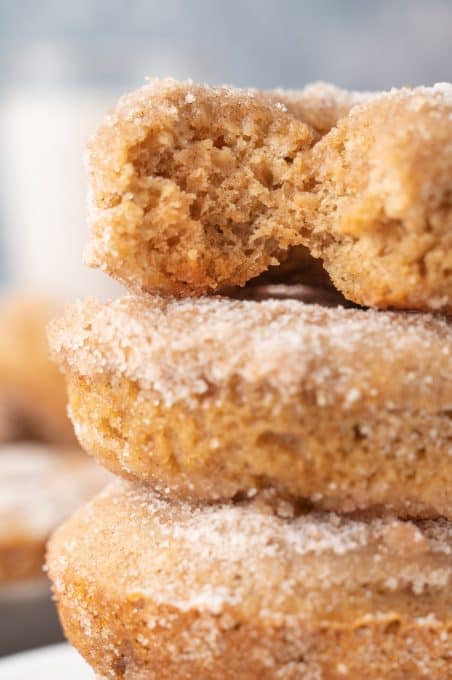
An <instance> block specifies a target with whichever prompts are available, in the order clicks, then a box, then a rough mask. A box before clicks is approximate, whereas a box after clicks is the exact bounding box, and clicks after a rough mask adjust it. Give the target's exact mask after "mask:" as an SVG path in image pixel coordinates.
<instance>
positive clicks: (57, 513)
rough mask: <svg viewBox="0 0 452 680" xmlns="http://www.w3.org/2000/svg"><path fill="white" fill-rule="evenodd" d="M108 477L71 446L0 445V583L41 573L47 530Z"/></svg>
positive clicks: (47, 536) (32, 576) (98, 487)
mask: <svg viewBox="0 0 452 680" xmlns="http://www.w3.org/2000/svg"><path fill="white" fill-rule="evenodd" d="M109 479H110V476H109V475H108V473H107V472H105V470H102V469H101V468H100V467H99V466H98V465H96V464H94V462H93V461H92V460H91V459H90V458H88V456H86V455H85V454H83V453H82V452H81V451H78V450H76V449H68V450H63V449H61V448H52V447H49V446H43V445H39V444H24V443H20V444H9V445H5V446H2V447H0V586H1V585H4V584H7V585H8V587H9V586H10V585H12V584H13V583H19V582H20V583H21V582H24V581H31V580H34V579H39V578H42V577H43V572H42V567H43V564H44V552H45V545H46V541H47V539H48V538H49V536H50V534H51V532H52V531H53V530H54V529H55V528H56V527H57V526H58V525H59V524H60V523H61V522H62V521H63V520H64V519H66V517H67V516H68V515H70V514H71V513H72V512H73V511H74V510H75V509H76V508H77V507H78V506H79V505H82V504H83V503H85V502H86V501H87V500H89V499H90V498H92V496H94V494H95V493H97V492H98V491H99V490H100V489H101V488H102V486H104V485H105V484H106V482H107V481H108V480H109Z"/></svg>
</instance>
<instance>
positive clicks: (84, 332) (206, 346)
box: [49, 296, 452, 518]
mask: <svg viewBox="0 0 452 680" xmlns="http://www.w3.org/2000/svg"><path fill="white" fill-rule="evenodd" d="M49 337H50V344H51V347H52V349H53V354H54V357H55V358H56V359H57V360H58V361H59V362H60V364H61V365H62V367H63V369H64V371H65V373H66V376H67V380H68V386H69V404H70V406H69V409H70V415H71V417H72V420H73V423H74V426H75V431H76V434H77V436H78V438H79V440H80V442H81V444H82V446H83V447H84V448H85V449H86V450H87V451H88V452H90V453H92V454H94V455H95V456H97V457H98V458H99V460H101V461H102V462H103V463H104V464H106V465H107V467H109V468H111V469H112V470H113V471H114V472H116V473H118V474H120V475H124V476H126V477H130V478H138V479H141V480H144V481H146V482H148V483H149V484H151V485H153V486H154V487H155V488H157V489H159V490H160V491H161V492H162V493H167V494H169V495H173V496H175V497H180V498H188V499H202V500H217V499H226V498H232V497H234V496H235V495H237V494H249V493H251V494H252V493H255V492H256V491H259V490H262V489H267V488H271V489H274V490H276V492H277V493H278V495H282V496H284V495H286V494H287V495H289V496H292V497H295V498H303V499H306V500H308V501H309V502H311V503H313V504H314V505H315V506H317V507H319V508H322V509H328V510H334V511H337V512H344V511H345V512H349V511H354V510H356V509H358V508H359V509H364V508H374V509H379V510H381V511H383V510H388V511H390V512H396V513H397V514H398V515H400V516H435V515H438V514H440V515H445V516H447V517H449V518H452V457H451V455H450V454H451V448H450V447H451V437H452V419H451V417H450V415H451V406H452V335H451V328H450V326H449V325H448V323H447V322H446V321H445V320H444V319H442V318H440V317H434V316H432V315H429V314H425V315H421V314H416V313H410V314H409V313H400V312H376V311H374V310H368V311H365V310H360V309H345V308H342V307H334V308H327V307H322V306H320V305H315V304H305V303H303V302H302V301H300V300H291V299H283V300H275V299H268V300H260V301H253V300H232V299H228V298H219V297H217V298H215V297H207V298H189V299H185V300H175V299H172V298H163V297H159V296H155V297H152V296H137V297H135V296H127V297H124V298H121V299H119V300H115V301H113V302H111V303H108V304H105V305H103V304H101V303H99V302H97V301H95V300H88V301H86V302H79V303H76V304H75V305H73V306H71V307H69V308H68V310H67V313H66V315H65V317H64V318H62V319H61V320H57V321H55V322H53V324H52V325H51V327H50V332H49Z"/></svg>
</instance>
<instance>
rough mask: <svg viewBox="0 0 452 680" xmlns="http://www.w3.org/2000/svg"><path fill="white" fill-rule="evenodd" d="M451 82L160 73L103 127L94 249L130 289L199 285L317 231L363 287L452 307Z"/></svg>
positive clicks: (198, 290) (335, 264)
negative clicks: (237, 80)
mask: <svg viewBox="0 0 452 680" xmlns="http://www.w3.org/2000/svg"><path fill="white" fill-rule="evenodd" d="M333 91H334V90H333ZM451 92H452V86H451V85H447V84H443V85H438V86H435V87H433V88H415V89H410V88H404V89H402V90H394V91H391V92H389V93H385V94H381V95H379V96H376V95H373V96H371V95H366V94H363V95H362V96H361V97H360V96H359V95H353V94H350V96H349V97H348V98H347V97H346V96H345V95H343V94H339V93H338V94H337V105H335V104H334V101H335V95H334V94H331V92H330V93H329V99H328V97H327V98H326V99H327V101H329V102H330V104H329V105H325V104H324V103H323V102H322V99H321V97H320V98H319V96H318V94H317V99H316V96H315V95H314V96H311V95H309V94H308V95H305V96H304V98H303V95H302V94H299V95H297V94H296V93H295V94H293V93H292V95H290V94H288V95H287V97H286V98H284V93H281V96H280V97H279V101H276V99H278V96H279V95H278V94H276V95H275V94H273V95H272V94H271V93H270V94H268V93H267V94H265V93H259V92H256V91H252V90H237V89H232V88H210V87H207V86H201V85H196V84H194V83H178V82H176V81H172V80H164V81H153V82H151V83H150V84H149V85H147V86H145V87H144V88H142V89H140V90H138V91H137V92H135V93H131V94H129V95H127V96H126V97H123V98H122V99H121V100H120V102H119V103H118V106H117V107H116V109H115V110H114V111H113V112H112V113H111V114H110V115H109V116H108V117H107V118H106V120H105V122H104V124H103V125H102V126H101V127H100V128H99V130H98V132H97V134H96V136H95V138H94V139H93V140H92V142H91V145H90V153H89V171H90V185H91V201H90V205H91V209H90V215H91V217H90V220H91V224H92V235H91V240H90V244H89V246H88V250H87V261H88V263H89V264H91V265H93V266H97V267H101V268H103V269H105V270H106V271H108V272H109V273H110V274H112V275H113V276H115V277H116V278H118V279H120V280H121V281H123V282H124V283H125V284H126V285H128V286H129V287H130V288H132V289H133V290H145V291H148V292H164V293H171V294H174V295H187V294H197V295H199V294H202V293H205V292H211V291H213V290H220V289H223V288H225V287H230V286H235V285H243V284H244V283H245V282H246V281H248V280H249V279H251V278H253V277H255V276H258V275H259V274H260V273H262V272H263V271H265V270H267V269H268V268H269V267H271V266H272V265H277V264H278V263H279V262H280V261H281V260H284V259H285V253H286V251H287V250H288V249H289V248H291V247H294V246H300V245H304V246H307V247H308V248H309V250H310V252H311V254H312V255H314V256H315V257H320V258H321V259H322V260H323V263H324V266H325V268H326V270H327V271H328V273H329V274H330V275H331V277H332V279H333V282H334V284H335V286H337V287H338V288H339V289H340V290H341V291H342V292H343V293H344V294H345V295H346V297H348V298H349V299H351V300H352V301H354V302H357V303H359V304H364V305H367V306H369V305H370V306H377V307H395V308H409V309H419V310H428V309H434V310H438V309H443V310H450V309H451V308H452V303H451V301H452V279H451V271H452V260H451V258H452V248H451V245H452V216H451V215H452V212H451V204H450V192H451V185H452V152H451V147H450V138H451V136H452V115H451V112H452V95H451ZM286 100H287V101H288V102H289V103H286ZM331 102H333V104H331ZM316 106H318V107H319V114H318V121H319V122H318V123H317V127H315V126H314V127H313V125H315V124H316V120H317V116H316V113H315V112H316V110H317V109H316ZM305 112H306V113H305ZM346 114H347V115H346ZM336 116H337V118H335V117H336ZM306 121H310V123H308V122H306ZM333 124H334V125H335V126H336V125H337V127H333V128H331V129H329V126H330V125H333ZM328 129H329V131H328ZM323 132H326V134H323ZM302 272H303V270H302ZM306 276H308V277H309V272H307V273H306Z"/></svg>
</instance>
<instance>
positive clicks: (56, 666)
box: [0, 644, 94, 680]
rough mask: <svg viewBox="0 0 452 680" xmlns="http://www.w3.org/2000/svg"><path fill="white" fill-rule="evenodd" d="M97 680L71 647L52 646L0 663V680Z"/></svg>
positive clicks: (18, 655)
mask: <svg viewBox="0 0 452 680" xmlns="http://www.w3.org/2000/svg"><path fill="white" fill-rule="evenodd" d="M30 678H39V680H62V678H64V680H93V678H94V674H93V671H92V670H91V669H90V667H89V666H87V664H86V663H85V662H84V661H83V659H82V658H81V657H80V656H79V655H78V654H77V652H76V651H75V650H74V649H73V648H72V647H70V646H69V645H67V644H60V645H51V646H50V647H42V648H41V649H34V650H32V651H31V652H22V654H14V655H13V656H7V657H5V658H4V659H0V680H30Z"/></svg>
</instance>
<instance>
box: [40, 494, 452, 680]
mask: <svg viewBox="0 0 452 680" xmlns="http://www.w3.org/2000/svg"><path fill="white" fill-rule="evenodd" d="M288 510H289V508H288V507H285V508H284V509H283V513H282V514H283V517H281V516H279V515H278V514H277V512H275V511H274V509H273V508H272V507H270V506H267V505H266V504H265V503H264V502H262V501H261V500H260V499H257V500H247V501H243V502H241V503H236V504H232V503H228V504H224V505H215V504H214V505H210V506H209V505H204V506H201V507H199V506H192V505H189V504H187V503H184V502H179V501H172V502H168V501H167V500H162V498H161V497H159V496H158V495H156V494H155V492H153V491H151V490H149V489H148V488H146V487H145V486H143V485H140V484H136V483H131V482H125V481H116V482H113V484H112V485H110V486H109V487H107V489H106V490H105V491H104V492H103V493H101V494H100V495H99V496H98V497H97V498H95V499H94V500H93V501H92V502H91V503H90V504H88V505H87V506H85V507H84V508H82V509H80V510H79V511H78V512H77V513H76V514H75V516H74V517H72V519H70V520H69V521H68V522H66V524H65V525H63V526H62V527H61V528H59V529H58V530H57V532H56V533H55V534H54V536H53V537H52V539H51V541H50V545H49V550H48V557H47V563H48V569H49V574H50V577H51V580H52V581H53V587H54V593H55V596H56V600H57V605H58V609H59V613H60V617H61V620H62V623H63V627H64V630H65V633H66V635H67V637H68V638H69V640H70V642H71V643H72V644H73V645H74V646H75V647H76V648H77V649H78V650H79V652H80V653H81V654H82V655H83V656H84V657H85V659H86V660H87V661H88V663H89V664H91V665H92V667H93V668H94V670H95V672H97V673H100V674H102V675H103V676H105V677H106V678H109V679H110V680H116V679H117V680H119V679H124V680H134V679H136V678H140V679H141V680H154V679H155V680H157V679H158V680H174V678H180V680H191V679H192V678H196V680H211V679H212V678H222V680H248V679H250V680H251V679H252V680H255V678H262V679H263V680H307V679H308V678H312V679H314V678H325V679H326V678H331V679H332V680H333V679H337V680H339V679H340V678H364V677H366V678H369V680H373V679H375V680H381V679H382V678H385V680H386V679H388V680H391V679H394V680H396V679H398V678H410V680H417V679H420V678H425V677H427V676H430V677H432V678H435V679H436V680H446V678H447V677H448V676H447V673H448V670H450V662H451V647H450V634H451V633H452V618H451V611H452V588H451V585H452V584H451V580H452V579H451V577H452V563H451V559H450V556H451V551H452V525H451V524H450V523H449V522H447V521H445V520H424V521H419V522H416V523H414V522H412V521H402V520H397V519H394V518H386V519H384V518H383V519H382V518H374V519H371V520H367V521H366V520H364V519H362V518H361V519H358V518H350V517H344V516H342V517H341V516H338V515H336V514H334V513H307V514H305V513H297V512H296V511H294V513H293V514H292V513H290V512H288ZM448 635H449V636H448Z"/></svg>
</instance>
